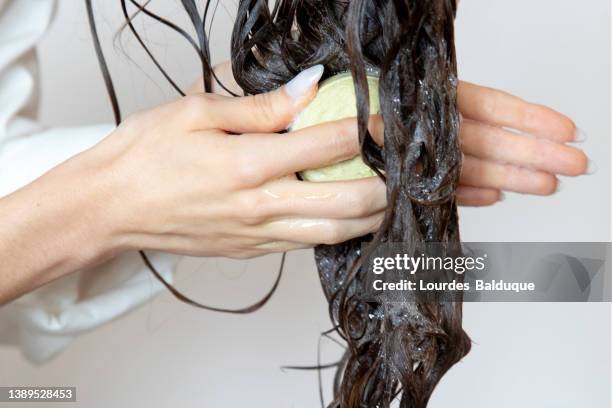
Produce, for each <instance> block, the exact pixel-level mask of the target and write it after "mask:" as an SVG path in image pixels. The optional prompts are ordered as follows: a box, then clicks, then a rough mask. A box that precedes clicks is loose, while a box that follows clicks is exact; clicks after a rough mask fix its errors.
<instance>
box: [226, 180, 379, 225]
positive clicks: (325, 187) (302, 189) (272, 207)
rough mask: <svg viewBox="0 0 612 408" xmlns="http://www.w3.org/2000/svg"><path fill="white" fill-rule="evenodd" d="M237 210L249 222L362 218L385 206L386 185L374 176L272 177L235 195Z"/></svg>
mask: <svg viewBox="0 0 612 408" xmlns="http://www.w3.org/2000/svg"><path fill="white" fill-rule="evenodd" d="M237 200H238V201H239V204H238V205H237V208H238V211H239V212H246V211H248V212H249V213H251V214H254V217H253V220H252V221H253V223H262V222H267V221H270V220H274V219H279V218H287V217H296V218H318V219H348V218H363V217H367V216H370V215H373V214H376V213H378V212H380V211H383V210H384V209H385V206H386V204H387V200H386V186H385V184H384V183H383V181H382V180H380V179H379V178H378V177H370V178H367V179H360V180H351V181H342V182H324V183H316V182H306V181H298V180H297V179H293V180H291V179H288V178H287V179H283V180H275V181H272V182H270V183H267V184H265V185H264V186H262V187H260V188H257V189H255V190H247V191H245V192H242V193H239V195H238V196H237Z"/></svg>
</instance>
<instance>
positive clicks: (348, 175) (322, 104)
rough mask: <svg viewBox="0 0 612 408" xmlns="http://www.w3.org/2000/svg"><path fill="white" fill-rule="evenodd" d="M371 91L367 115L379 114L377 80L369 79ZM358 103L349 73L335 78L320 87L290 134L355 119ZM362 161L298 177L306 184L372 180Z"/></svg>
mask: <svg viewBox="0 0 612 408" xmlns="http://www.w3.org/2000/svg"><path fill="white" fill-rule="evenodd" d="M368 88H369V90H370V114H371V115H373V114H376V113H379V112H380V103H379V101H378V78H376V77H373V76H368ZM356 116H357V100H356V97H355V87H354V84H353V77H352V76H351V74H350V73H346V74H339V75H335V76H333V77H331V78H329V79H326V80H325V81H323V82H321V84H320V85H319V90H318V92H317V95H316V96H315V98H314V99H313V100H312V102H310V104H309V105H308V106H306V108H305V109H304V110H303V111H302V112H301V113H300V115H299V116H298V118H297V119H296V121H295V122H294V123H293V126H291V129H290V130H299V129H302V128H305V127H309V126H314V125H317V124H319V123H323V122H330V121H333V120H338V119H344V118H350V117H356ZM375 175H376V173H374V171H372V169H370V168H369V167H368V166H367V165H366V164H365V163H364V162H363V160H361V156H356V157H354V158H352V159H349V160H345V161H343V162H341V163H337V164H334V165H332V166H327V167H321V168H318V169H311V170H305V171H302V172H301V173H300V176H301V177H302V178H303V179H304V180H307V181H334V180H352V179H359V178H365V177H371V176H375Z"/></svg>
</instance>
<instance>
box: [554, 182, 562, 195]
mask: <svg viewBox="0 0 612 408" xmlns="http://www.w3.org/2000/svg"><path fill="white" fill-rule="evenodd" d="M560 191H563V182H562V181H561V180H559V179H557V189H556V190H555V193H558V192H560Z"/></svg>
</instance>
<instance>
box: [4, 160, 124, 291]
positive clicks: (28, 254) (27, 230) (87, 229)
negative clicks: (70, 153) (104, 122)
mask: <svg viewBox="0 0 612 408" xmlns="http://www.w3.org/2000/svg"><path fill="white" fill-rule="evenodd" d="M103 169H104V166H103V165H102V162H100V161H99V160H97V159H96V154H89V153H87V152H86V153H82V154H81V155H78V156H76V157H74V158H72V159H70V160H68V161H66V162H64V163H63V164H61V165H59V166H57V167H55V168H54V169H52V170H51V171H49V172H48V173H46V174H45V175H43V176H42V177H40V178H38V179H37V180H35V181H34V182H32V183H30V184H28V185H27V186H25V187H23V188H21V189H20V190H18V191H16V192H14V193H13V194H10V195H9V196H6V197H4V198H2V199H1V200H0V230H2V231H3V233H2V234H0V254H2V257H3V265H2V268H0V270H1V271H0V272H2V273H11V274H12V275H10V276H8V279H9V280H10V281H11V282H12V285H7V287H10V288H12V291H13V293H12V296H10V297H16V296H17V295H19V294H21V293H25V292H27V291H29V290H32V289H34V288H36V287H38V286H41V285H43V284H45V283H47V282H49V281H52V280H54V279H57V278H59V277H61V276H63V275H66V274H69V273H71V272H75V271H78V270H80V269H83V268H86V267H90V266H93V265H96V264H99V263H101V262H102V261H104V260H106V259H109V258H111V257H112V256H114V255H116V254H117V253H119V252H121V251H122V250H124V248H125V243H124V240H123V236H122V235H121V233H119V231H120V229H119V228H118V221H117V220H118V217H117V214H116V211H115V210H114V209H113V208H112V207H111V206H108V205H107V203H112V201H113V199H112V183H110V182H109V179H110V178H109V177H107V176H106V175H105V174H104V172H103ZM111 205H112V204H111ZM3 277H4V276H3ZM3 297H6V296H2V294H1V293H0V299H1V298H3Z"/></svg>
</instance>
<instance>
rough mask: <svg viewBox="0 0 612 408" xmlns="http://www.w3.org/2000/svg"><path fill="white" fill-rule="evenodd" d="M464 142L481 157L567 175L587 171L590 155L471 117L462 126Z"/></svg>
mask: <svg viewBox="0 0 612 408" xmlns="http://www.w3.org/2000/svg"><path fill="white" fill-rule="evenodd" d="M461 143H462V144H461V149H462V151H463V152H464V153H465V154H467V155H471V156H474V157H478V158H481V159H486V160H490V161H497V162H501V163H509V164H514V165H516V166H521V167H529V168H533V169H536V170H542V171H545V172H548V173H552V174H562V175H565V176H578V175H580V174H584V173H585V172H586V171H587V166H588V158H587V156H586V155H585V154H584V152H582V151H581V150H579V149H576V148H574V147H571V146H567V145H564V144H560V143H554V142H551V141H550V140H543V139H537V138H532V137H528V136H525V135H520V134H517V133H514V132H510V131H508V130H504V129H502V128H499V127H494V126H489V125H486V124H482V123H478V122H475V121H472V120H464V121H463V123H462V125H461Z"/></svg>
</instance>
